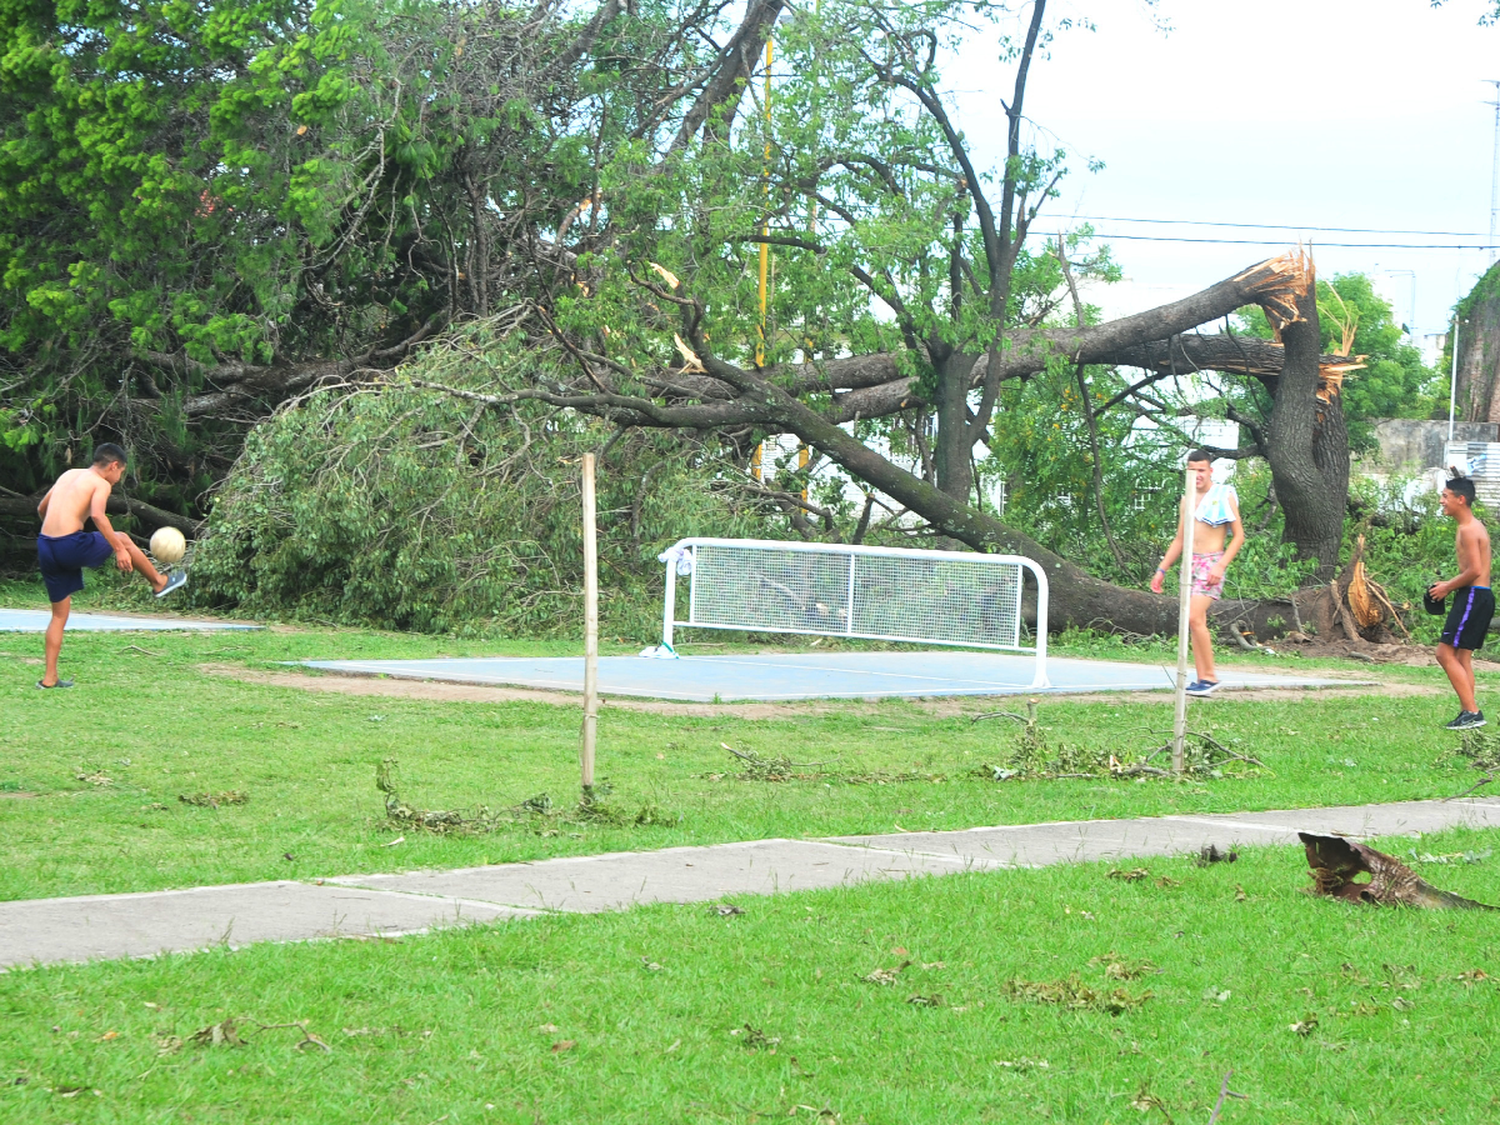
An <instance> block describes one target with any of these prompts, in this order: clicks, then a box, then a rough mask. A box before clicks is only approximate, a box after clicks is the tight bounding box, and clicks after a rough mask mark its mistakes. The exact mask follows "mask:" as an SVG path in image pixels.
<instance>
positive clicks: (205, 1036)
mask: <svg viewBox="0 0 1500 1125" xmlns="http://www.w3.org/2000/svg"><path fill="white" fill-rule="evenodd" d="M188 1042H190V1043H196V1044H197V1045H198V1046H200V1047H243V1046H245V1041H244V1039H242V1038H241V1037H240V1032H239V1025H238V1024H237V1023H236V1022H235V1020H234V1017H232V1016H231V1017H230V1018H229V1019H227V1020H224V1021H222V1022H220V1023H215V1024H210V1025H209V1026H207V1027H204V1028H200V1029H199V1030H197V1031H195V1032H193V1034H192V1035H190V1036H189V1037H188Z"/></svg>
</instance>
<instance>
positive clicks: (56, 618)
mask: <svg viewBox="0 0 1500 1125" xmlns="http://www.w3.org/2000/svg"><path fill="white" fill-rule="evenodd" d="M72 608H73V598H72V597H71V596H69V597H66V598H64V599H63V600H62V601H60V602H53V603H52V620H51V621H49V622H47V635H46V640H45V642H44V647H45V650H46V653H47V668H46V671H44V672H43V673H42V685H43V686H44V687H56V686H57V657H58V654H59V653H60V652H62V643H63V627H64V626H66V625H67V623H68V611H69V610H70V609H72Z"/></svg>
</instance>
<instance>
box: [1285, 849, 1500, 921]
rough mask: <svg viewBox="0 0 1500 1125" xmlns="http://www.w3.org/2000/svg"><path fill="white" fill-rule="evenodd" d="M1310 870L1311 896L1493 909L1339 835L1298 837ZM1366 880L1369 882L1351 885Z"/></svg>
mask: <svg viewBox="0 0 1500 1125" xmlns="http://www.w3.org/2000/svg"><path fill="white" fill-rule="evenodd" d="M1297 835H1298V837H1299V838H1300V839H1301V840H1302V846H1303V847H1304V848H1305V849H1306V850H1307V865H1308V867H1309V868H1311V869H1312V870H1311V875H1312V880H1313V886H1312V888H1311V893H1312V894H1319V895H1327V896H1329V897H1330V898H1341V899H1344V900H1345V901H1347V902H1362V903H1372V904H1375V905H1378V906H1419V907H1424V908H1427V909H1456V910H1494V909H1496V908H1495V907H1493V906H1486V905H1485V904H1484V903H1482V902H1475V901H1474V900H1473V899H1467V898H1464V897H1462V896H1461V895H1456V894H1453V893H1451V892H1449V891H1440V890H1438V889H1437V888H1436V887H1434V886H1432V884H1430V883H1428V882H1427V881H1426V880H1425V879H1422V878H1421V877H1420V876H1418V875H1417V873H1416V872H1415V871H1413V870H1412V869H1411V868H1410V867H1407V866H1406V864H1404V863H1402V862H1401V861H1400V860H1399V859H1397V858H1396V857H1395V856H1389V855H1386V854H1385V853H1384V852H1378V851H1376V850H1375V849H1374V848H1370V847H1366V846H1365V845H1364V844H1360V843H1357V842H1356V841H1354V840H1350V839H1347V838H1345V837H1343V836H1316V835H1313V834H1312V833H1310V832H1299V833H1297ZM1356 875H1368V876H1370V878H1369V879H1368V880H1358V881H1357V880H1356V879H1355V876H1356Z"/></svg>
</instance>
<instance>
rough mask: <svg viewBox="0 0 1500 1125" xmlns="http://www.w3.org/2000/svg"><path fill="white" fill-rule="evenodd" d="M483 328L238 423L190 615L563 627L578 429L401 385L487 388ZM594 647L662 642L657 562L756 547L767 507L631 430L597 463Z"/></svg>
mask: <svg viewBox="0 0 1500 1125" xmlns="http://www.w3.org/2000/svg"><path fill="white" fill-rule="evenodd" d="M496 328H497V325H496V323H495V322H493V321H481V322H476V323H475V324H474V325H472V326H471V327H470V328H469V329H467V330H465V331H463V332H458V333H453V334H451V335H449V336H447V337H445V338H443V339H442V340H440V341H439V342H438V344H437V345H436V346H435V347H434V348H432V349H430V350H429V351H427V352H426V353H425V354H424V356H423V358H422V359H421V360H419V361H417V362H416V363H414V364H412V365H411V366H409V367H408V368H404V369H403V370H402V372H401V373H400V374H399V375H398V376H396V377H395V378H393V379H390V380H382V381H380V382H377V383H361V384H359V385H357V386H331V387H325V388H322V389H319V390H317V391H313V392H310V393H309V394H307V395H306V396H303V397H300V398H298V399H297V400H294V401H293V402H292V403H290V404H288V405H287V406H286V407H284V408H283V409H282V410H280V411H279V412H278V413H277V414H276V415H275V416H274V417H273V418H272V419H270V420H269V421H267V422H266V423H264V424H262V425H260V426H258V427H256V428H255V430H254V431H252V433H251V434H250V437H249V440H248V441H247V443H246V447H245V452H244V455H243V456H242V457H241V458H240V460H239V462H238V463H237V465H236V466H235V470H234V472H233V473H232V474H231V475H230V477H229V479H228V480H227V481H226V482H225V484H224V486H223V488H222V489H221V490H220V491H219V493H218V495H217V497H216V500H215V504H214V511H213V519H212V534H211V535H209V536H208V537H207V538H206V539H204V540H203V541H202V543H201V544H200V546H199V547H198V550H197V553H196V557H195V558H194V564H193V590H194V598H195V599H196V601H197V602H198V604H207V605H220V606H232V607H234V608H235V609H236V610H237V611H238V612H241V613H250V614H255V615H257V616H272V617H300V618H311V619H322V620H327V621H335V622H339V623H346V624H360V625H376V626H380V627H384V628H395V629H411V630H417V631H423V632H460V633H473V632H485V631H496V632H501V633H507V634H512V635H514V634H529V635H534V636H535V635H540V636H549V635H552V634H555V633H565V634H569V635H572V634H575V633H576V627H577V626H576V623H577V621H578V620H580V617H581V613H582V608H581V590H582V585H583V574H582V546H581V544H582V528H581V526H580V521H579V514H578V513H579V503H580V500H579V495H580V485H579V467H578V462H579V454H580V453H582V452H583V451H584V450H586V449H597V448H598V447H599V446H600V445H601V444H604V439H605V438H607V437H608V431H607V430H604V429H603V428H602V427H601V425H600V424H599V423H598V422H597V421H595V420H592V419H588V418H584V417H577V416H573V417H568V416H558V415H557V414H555V413H554V412H552V411H550V410H546V409H544V408H541V407H539V406H536V405H530V406H528V407H523V408H522V409H519V410H516V411H514V412H504V413H501V412H497V411H492V410H487V409H485V408H484V407H483V406H480V407H478V408H476V407H475V405H474V404H473V403H470V402H466V401H464V400H462V399H459V398H456V397H454V396H452V395H448V394H435V393H433V392H431V391H428V390H424V389H422V388H421V386H420V385H418V384H419V383H420V382H421V381H422V380H424V379H432V378H439V379H442V380H444V381H445V382H449V383H452V384H454V385H459V386H462V385H463V384H464V383H466V382H471V383H475V384H476V385H479V386H482V387H484V388H485V389H486V390H493V389H494V380H493V378H488V377H484V378H476V373H478V372H488V371H489V370H490V361H491V360H492V359H493V357H494V355H495V354H496V352H497V351H498V350H500V349H503V347H504V343H503V342H502V341H499V340H497V339H496V338H495V336H496ZM598 482H599V499H598V508H599V521H598V523H599V543H600V556H599V557H600V567H601V570H602V571H603V572H604V573H605V575H606V576H607V581H606V582H604V584H603V590H604V592H605V596H604V600H603V602H602V604H601V614H602V621H603V625H602V628H603V629H604V631H605V633H606V634H617V635H621V636H626V637H630V638H632V639H637V640H651V639H653V638H654V637H655V636H656V635H657V633H658V630H659V629H660V617H659V616H657V614H658V613H659V606H660V589H661V564H660V563H658V562H657V558H656V557H657V555H658V554H659V553H660V552H661V551H662V550H663V548H665V547H666V546H668V545H670V544H671V543H673V542H674V541H676V540H677V539H679V538H681V537H684V536H689V535H695V534H697V535H741V536H747V537H753V538H766V537H768V536H775V535H777V534H781V533H784V532H781V531H778V529H779V528H785V526H786V525H785V522H784V521H780V520H775V521H773V519H772V517H773V515H774V514H775V513H776V512H777V511H778V508H777V503H776V497H774V496H773V495H771V494H770V493H769V492H768V490H766V489H763V488H758V487H756V486H755V484H754V482H752V481H749V480H747V479H746V478H744V477H743V475H742V474H740V473H738V472H735V471H730V470H729V467H728V466H726V465H724V464H723V462H722V461H721V460H720V459H719V458H718V457H717V455H716V454H715V452H714V450H713V449H712V448H711V447H708V448H705V447H704V446H703V445H702V444H701V443H695V442H688V441H682V440H680V439H675V438H673V437H672V436H670V435H666V434H652V433H649V432H636V433H633V434H629V435H623V436H621V437H620V440H617V441H615V442H613V443H608V444H607V450H606V453H605V455H604V457H603V459H602V462H601V464H600V471H599V476H598Z"/></svg>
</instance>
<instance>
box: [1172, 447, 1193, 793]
mask: <svg viewBox="0 0 1500 1125" xmlns="http://www.w3.org/2000/svg"><path fill="white" fill-rule="evenodd" d="M1197 499H1198V474H1197V473H1195V472H1194V471H1193V469H1192V467H1191V466H1189V467H1188V469H1187V473H1186V483H1185V484H1184V486H1183V490H1182V505H1183V519H1182V557H1181V558H1180V559H1178V560H1177V579H1178V581H1177V600H1178V605H1177V716H1176V719H1175V721H1174V722H1173V724H1172V772H1173V773H1175V774H1181V773H1182V771H1183V768H1184V764H1185V763H1184V760H1183V744H1184V743H1185V741H1186V740H1187V685H1188V678H1187V658H1188V615H1189V613H1191V611H1192V606H1193V525H1194V524H1195V523H1197V522H1198V520H1197V509H1198V505H1197V503H1196V501H1197Z"/></svg>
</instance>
